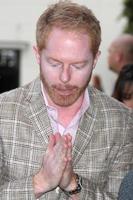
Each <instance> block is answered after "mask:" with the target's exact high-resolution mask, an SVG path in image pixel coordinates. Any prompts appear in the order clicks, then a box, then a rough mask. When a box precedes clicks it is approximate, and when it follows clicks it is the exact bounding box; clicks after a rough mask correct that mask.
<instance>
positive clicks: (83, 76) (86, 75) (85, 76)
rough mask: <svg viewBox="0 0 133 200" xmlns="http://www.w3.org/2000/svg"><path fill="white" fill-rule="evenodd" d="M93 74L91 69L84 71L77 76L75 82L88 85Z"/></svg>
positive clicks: (79, 84)
mask: <svg viewBox="0 0 133 200" xmlns="http://www.w3.org/2000/svg"><path fill="white" fill-rule="evenodd" d="M91 74H92V70H91V71H90V70H89V71H88V70H86V71H85V72H83V73H79V74H78V75H76V76H75V83H76V84H77V85H78V86H80V87H82V86H84V85H86V83H88V81H89V80H90V78H91Z"/></svg>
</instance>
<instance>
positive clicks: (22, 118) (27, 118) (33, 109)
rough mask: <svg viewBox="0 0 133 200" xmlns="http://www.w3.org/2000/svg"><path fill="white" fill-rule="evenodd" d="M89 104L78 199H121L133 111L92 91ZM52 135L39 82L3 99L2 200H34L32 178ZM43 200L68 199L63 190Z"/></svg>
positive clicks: (132, 145)
mask: <svg viewBox="0 0 133 200" xmlns="http://www.w3.org/2000/svg"><path fill="white" fill-rule="evenodd" d="M88 91H89V96H90V106H89V108H88V110H87V111H86V112H85V114H84V116H83V117H82V119H81V121H80V124H79V127H78V131H77V134H76V139H75V143H74V146H73V168H74V171H75V172H76V173H78V174H79V176H82V178H83V188H82V191H81V193H80V195H79V196H80V197H79V199H80V200H104V199H105V200H110V199H117V195H118V190H119V186H120V183H121V180H122V178H123V177H124V175H125V174H126V173H127V171H129V170H131V169H133V112H132V110H129V109H127V108H126V107H124V106H123V105H122V104H121V103H119V102H117V101H116V100H114V99H113V98H110V97H108V96H106V95H105V94H104V93H102V92H100V91H98V90H96V89H94V88H93V87H90V86H89V88H88ZM50 134H52V128H51V125H50V120H49V118H48V114H47V109H46V105H45V102H44V99H43V96H42V93H41V87H40V80H39V79H36V80H34V81H33V82H31V83H30V84H27V85H26V86H24V87H20V88H18V89H15V90H12V91H9V92H6V93H3V94H1V95H0V199H1V200H34V199H35V196H34V192H33V187H32V176H33V175H34V174H36V173H37V172H38V170H39V169H40V167H41V163H42V159H43V156H44V154H45V151H46V148H47V144H48V137H49V135H50ZM40 199H41V200H66V199H68V197H67V196H66V195H65V194H64V193H63V192H61V191H60V190H59V193H56V191H55V190H53V191H50V192H47V193H45V194H44V195H43V196H42V197H41V198H40Z"/></svg>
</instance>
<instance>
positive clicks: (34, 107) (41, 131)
mask: <svg viewBox="0 0 133 200" xmlns="http://www.w3.org/2000/svg"><path fill="white" fill-rule="evenodd" d="M31 94H32V95H31ZM26 103H27V110H26V114H27V116H28V118H29V119H30V121H31V123H32V125H33V128H34V130H35V133H36V134H37V135H38V137H39V138H40V141H41V142H42V144H47V143H48V138H49V135H50V134H52V127H51V124H50V120H49V118H48V114H47V108H46V105H45V102H44V99H43V95H42V92H41V86H40V81H39V82H38V80H37V82H35V85H34V88H33V90H32V92H31V93H30V94H28V96H27V101H26Z"/></svg>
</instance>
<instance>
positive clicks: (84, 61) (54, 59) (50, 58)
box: [47, 57, 89, 64]
mask: <svg viewBox="0 0 133 200" xmlns="http://www.w3.org/2000/svg"><path fill="white" fill-rule="evenodd" d="M47 60H48V61H49V60H52V61H55V62H59V63H62V61H60V60H58V59H56V58H52V57H47ZM88 61H89V60H83V61H76V62H72V63H71V64H85V63H87V62H88Z"/></svg>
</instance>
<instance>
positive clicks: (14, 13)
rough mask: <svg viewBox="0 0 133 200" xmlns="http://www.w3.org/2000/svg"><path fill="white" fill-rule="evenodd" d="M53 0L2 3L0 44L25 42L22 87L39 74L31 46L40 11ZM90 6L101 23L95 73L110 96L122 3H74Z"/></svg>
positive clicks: (87, 0)
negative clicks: (110, 57)
mask: <svg viewBox="0 0 133 200" xmlns="http://www.w3.org/2000/svg"><path fill="white" fill-rule="evenodd" d="M54 2H56V1H54V0H23V1H22V0H0V13H1V14H0V16H1V17H0V41H2V40H4V41H26V42H28V44H29V45H28V47H27V48H24V49H23V50H22V56H21V66H20V67H21V82H20V84H21V85H23V84H25V83H27V82H29V81H31V80H32V79H33V78H35V77H36V76H37V75H38V73H39V67H38V65H37V63H36V60H35V56H34V52H33V49H32V46H33V45H34V44H35V28H36V21H37V19H38V17H39V16H40V14H41V12H42V11H43V10H44V9H45V8H46V7H47V5H48V4H50V3H54ZM74 2H77V3H80V4H84V5H87V6H88V7H89V8H90V9H92V10H93V12H94V14H95V15H96V16H97V18H98V19H99V20H100V22H101V27H102V44H101V51H102V54H101V57H100V59H99V62H98V64H97V66H96V68H95V70H94V73H98V74H99V75H100V76H101V77H102V80H103V86H104V89H105V91H106V92H107V93H108V94H110V93H111V90H112V86H113V85H112V83H113V82H114V80H115V75H114V74H113V73H112V72H111V71H110V70H109V69H108V67H107V51H108V46H109V44H110V42H111V41H112V40H113V39H114V38H115V37H116V36H118V35H119V34H120V33H121V32H122V28H123V24H124V22H125V21H124V20H118V16H119V15H120V13H121V9H122V0H117V1H114V0H75V1H74Z"/></svg>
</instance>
